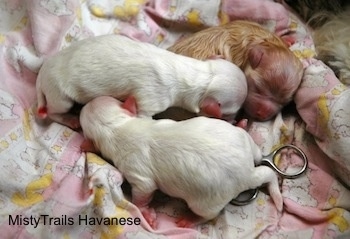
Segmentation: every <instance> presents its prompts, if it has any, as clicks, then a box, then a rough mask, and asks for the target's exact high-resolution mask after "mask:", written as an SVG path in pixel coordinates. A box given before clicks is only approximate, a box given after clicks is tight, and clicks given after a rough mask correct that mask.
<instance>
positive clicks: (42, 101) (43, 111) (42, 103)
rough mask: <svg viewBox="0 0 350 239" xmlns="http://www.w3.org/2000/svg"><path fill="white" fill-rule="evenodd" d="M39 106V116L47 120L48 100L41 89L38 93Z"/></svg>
mask: <svg viewBox="0 0 350 239" xmlns="http://www.w3.org/2000/svg"><path fill="white" fill-rule="evenodd" d="M37 98H38V105H37V112H36V113H37V116H38V117H39V118H40V119H45V118H46V117H47V114H48V113H47V107H46V98H45V95H44V93H43V92H42V91H41V89H38V93H37Z"/></svg>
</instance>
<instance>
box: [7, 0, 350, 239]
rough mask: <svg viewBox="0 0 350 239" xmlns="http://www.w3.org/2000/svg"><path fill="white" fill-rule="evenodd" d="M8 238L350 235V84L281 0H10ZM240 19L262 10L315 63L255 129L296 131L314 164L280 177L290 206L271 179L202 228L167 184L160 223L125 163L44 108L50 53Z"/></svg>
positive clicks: (164, 40) (289, 138)
mask: <svg viewBox="0 0 350 239" xmlns="http://www.w3.org/2000/svg"><path fill="white" fill-rule="evenodd" d="M0 12H1V18H0V59H1V60H0V64H1V66H0V82H1V84H0V122H1V123H0V170H1V174H0V235H1V238H128V239H133V238H135V239H136V238H143V239H147V238H149V239H177V238H181V239H183V238H188V239H190V238H191V239H192V238H196V239H209V238H210V239H216V238H218V239H231V238H262V239H263V238H310V239H311V238H314V239H316V238H348V237H350V191H349V187H350V156H349V155H350V147H349V145H350V107H348V104H349V102H350V89H349V87H348V86H347V85H345V84H343V83H341V82H340V81H339V80H338V79H337V78H336V76H335V75H334V73H333V72H332V71H331V70H330V69H329V68H328V67H327V66H326V65H325V64H323V62H321V61H318V60H316V59H315V52H314V45H313V41H312V37H311V34H310V32H309V30H308V29H307V27H305V25H304V24H303V23H302V22H301V21H299V20H298V18H297V17H295V16H294V15H293V14H292V13H290V12H289V11H288V10H287V9H285V8H284V7H283V6H282V5H281V4H279V3H276V2H274V1H272V0H70V1H68V0H27V1H21V0H3V1H0ZM236 19H249V20H252V21H256V22H259V23H260V24H262V25H264V26H265V27H267V28H268V29H269V30H270V31H273V32H275V33H276V34H278V35H279V36H281V37H282V38H288V42H292V45H291V46H290V49H291V50H292V51H293V52H294V54H295V55H297V56H298V57H299V58H300V60H301V61H302V62H303V65H304V70H305V72H304V76H303V80H302V83H301V85H300V88H299V89H298V91H297V93H296V95H295V99H294V102H295V105H296V111H295V112H294V111H293V112H290V111H282V113H280V114H278V115H277V116H276V118H274V119H273V120H270V121H268V122H252V124H251V125H250V127H249V129H248V132H249V133H250V134H251V135H252V137H253V138H254V140H255V142H256V143H257V144H258V145H259V146H260V147H261V149H262V151H263V153H264V154H267V153H269V152H270V151H271V150H272V149H273V148H274V147H276V146H278V145H281V144H285V143H291V144H294V145H296V146H298V147H300V148H301V149H302V150H303V151H304V152H305V154H306V155H307V157H308V159H309V167H308V170H307V172H306V173H305V174H304V175H302V176H301V177H299V178H296V179H282V178H281V179H280V183H281V191H282V194H283V199H284V208H283V211H282V212H281V213H279V212H277V210H276V208H275V206H274V204H273V203H272V201H271V199H270V197H269V195H268V194H266V192H265V191H264V190H261V192H260V193H259V195H258V197H257V199H256V200H254V201H253V202H252V203H250V204H248V205H245V206H234V205H231V204H229V205H227V206H226V207H225V208H224V210H223V211H222V212H221V213H220V215H219V216H218V217H217V218H215V219H214V220H211V221H209V222H207V223H204V224H200V225H198V226H196V227H195V228H179V227H177V226H176V223H175V222H176V220H177V219H178V218H179V217H181V216H182V215H186V214H188V213H190V212H189V211H188V208H187V206H186V204H184V202H183V201H181V200H179V199H175V198H172V197H169V196H167V195H164V194H162V193H157V194H156V196H155V198H154V200H153V202H152V206H153V207H154V208H155V210H156V213H157V221H158V228H157V229H156V230H154V229H152V228H151V227H150V226H149V225H148V224H147V222H146V220H145V219H144V218H143V216H142V214H141V213H140V211H139V209H138V208H137V207H136V206H135V205H133V204H132V203H131V202H130V190H129V189H128V187H127V186H125V184H124V180H123V176H122V175H121V173H120V172H119V171H118V170H117V169H116V168H115V167H114V166H112V165H111V164H109V163H108V162H107V161H105V160H104V159H103V158H101V157H99V156H98V155H95V154H93V153H82V152H81V150H80V144H81V142H82V141H83V135H82V134H81V132H77V131H73V130H71V129H69V128H67V127H65V126H62V125H60V124H57V123H50V124H44V125H43V124H39V123H38V122H37V121H36V120H35V116H34V108H35V103H36V93H35V82H36V77H37V72H38V70H39V69H40V66H41V64H42V62H43V60H45V58H47V57H49V56H51V55H53V54H55V53H57V52H58V51H59V50H61V49H63V48H65V47H67V46H69V45H70V44H71V43H72V42H75V41H78V40H81V39H84V38H88V37H92V36H97V35H104V34H123V35H127V36H129V37H131V38H133V39H137V40H140V41H144V42H149V43H152V44H154V45H157V46H159V47H161V48H167V47H169V46H171V45H172V44H173V43H174V42H175V41H176V40H178V39H179V38H181V37H183V36H185V35H188V34H191V33H193V32H196V31H199V30H201V29H203V28H206V27H210V26H215V25H219V24H223V23H226V22H229V21H233V20H236Z"/></svg>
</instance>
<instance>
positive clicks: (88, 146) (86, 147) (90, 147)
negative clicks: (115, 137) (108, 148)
mask: <svg viewBox="0 0 350 239" xmlns="http://www.w3.org/2000/svg"><path fill="white" fill-rule="evenodd" d="M80 150H81V151H82V152H91V153H95V154H98V153H100V152H99V150H98V149H96V147H95V145H94V143H93V142H92V141H91V140H89V139H85V140H84V141H83V142H82V143H81V145H80Z"/></svg>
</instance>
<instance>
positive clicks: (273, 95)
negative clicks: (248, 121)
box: [243, 41, 303, 121]
mask: <svg viewBox="0 0 350 239" xmlns="http://www.w3.org/2000/svg"><path fill="white" fill-rule="evenodd" d="M244 72H245V75H246V77H247V83H248V96H247V99H246V101H245V103H244V105H243V108H244V110H245V112H246V113H247V114H248V115H249V116H251V117H252V118H254V119H257V120H260V121H265V120H269V119H271V118H272V117H274V116H275V115H276V114H277V113H278V112H279V111H280V110H281V109H282V107H283V106H285V105H287V104H288V103H289V102H291V101H292V99H293V95H294V94H295V92H296V90H297V89H298V87H299V85H300V82H301V78H302V74H303V66H302V64H301V62H300V61H299V59H298V58H297V57H296V56H295V55H294V54H293V53H292V52H291V51H290V50H289V49H288V48H287V47H286V46H284V45H278V44H272V43H270V42H267V41H264V42H262V43H260V44H257V45H253V46H251V48H250V49H249V52H248V64H247V65H246V67H245V70H244Z"/></svg>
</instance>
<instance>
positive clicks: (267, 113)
mask: <svg viewBox="0 0 350 239" xmlns="http://www.w3.org/2000/svg"><path fill="white" fill-rule="evenodd" d="M273 114H274V112H273V111H272V109H271V108H270V107H268V106H265V105H260V107H259V109H258V110H257V111H256V112H255V117H256V118H257V119H258V120H261V121H266V120H269V119H271V118H272V117H273Z"/></svg>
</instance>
